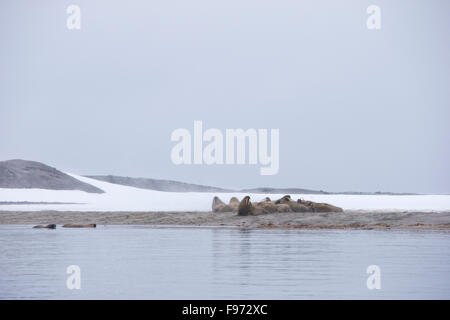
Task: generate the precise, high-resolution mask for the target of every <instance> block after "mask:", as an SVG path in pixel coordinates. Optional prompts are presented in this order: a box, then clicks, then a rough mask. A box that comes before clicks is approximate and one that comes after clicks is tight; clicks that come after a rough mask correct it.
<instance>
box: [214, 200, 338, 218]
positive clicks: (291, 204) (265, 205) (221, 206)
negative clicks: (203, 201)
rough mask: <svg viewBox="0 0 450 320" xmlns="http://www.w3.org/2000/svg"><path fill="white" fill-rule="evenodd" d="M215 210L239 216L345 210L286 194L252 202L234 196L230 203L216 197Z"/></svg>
mask: <svg viewBox="0 0 450 320" xmlns="http://www.w3.org/2000/svg"><path fill="white" fill-rule="evenodd" d="M212 211H213V212H235V213H237V214H238V215H239V216H256V215H260V214H267V213H275V212H343V211H344V210H342V208H339V207H336V206H333V205H331V204H328V203H319V202H313V201H306V200H302V199H298V200H297V201H293V200H292V199H291V196H290V195H285V196H284V197H282V198H281V199H278V200H276V201H272V200H270V198H268V197H266V198H265V199H264V200H263V201H260V202H253V203H252V202H251V201H250V197H249V196H245V197H244V198H243V199H242V200H241V201H239V199H238V198H236V197H232V198H231V199H230V202H229V203H228V204H225V203H224V202H223V201H222V200H220V199H219V197H217V196H216V197H214V199H213V202H212Z"/></svg>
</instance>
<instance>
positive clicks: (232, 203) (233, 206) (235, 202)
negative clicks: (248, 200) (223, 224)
mask: <svg viewBox="0 0 450 320" xmlns="http://www.w3.org/2000/svg"><path fill="white" fill-rule="evenodd" d="M228 205H229V206H230V207H231V210H232V211H233V212H238V209H239V199H238V198H236V197H232V198H231V199H230V203H229V204H228Z"/></svg>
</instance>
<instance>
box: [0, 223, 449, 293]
mask: <svg viewBox="0 0 450 320" xmlns="http://www.w3.org/2000/svg"><path fill="white" fill-rule="evenodd" d="M373 265H375V266H377V267H378V268H379V274H377V276H378V277H379V278H378V280H379V284H380V289H376V288H375V289H369V287H370V286H369V287H368V285H367V279H368V278H369V277H371V276H373V275H372V274H368V273H367V268H368V267H369V266H373ZM69 266H77V267H78V268H79V269H77V270H79V272H77V275H76V276H77V281H79V284H80V288H79V289H76V288H73V286H71V285H68V279H69V278H70V277H73V276H74V274H72V273H67V271H68V267H69ZM71 270H74V269H69V271H70V272H71ZM449 273H450V233H449V232H441V231H399V230H389V231H377V230H248V229H235V228H184V227H171V228H168V227H167V228H166V227H147V226H97V228H96V229H65V228H60V227H59V228H57V229H56V230H47V229H32V228H31V226H29V225H20V226H19V225H2V226H0V298H1V299H392V298H393V299H417V298H423V299H431V298H433V299H449V298H450V274H449ZM70 288H72V289H70Z"/></svg>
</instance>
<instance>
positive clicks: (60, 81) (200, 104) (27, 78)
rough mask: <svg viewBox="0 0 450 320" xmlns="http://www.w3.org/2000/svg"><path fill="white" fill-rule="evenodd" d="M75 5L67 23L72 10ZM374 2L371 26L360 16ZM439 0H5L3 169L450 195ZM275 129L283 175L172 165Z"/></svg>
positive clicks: (449, 103) (447, 73)
mask: <svg viewBox="0 0 450 320" xmlns="http://www.w3.org/2000/svg"><path fill="white" fill-rule="evenodd" d="M70 4H76V5H79V6H80V8H81V30H68V29H67V27H66V19H67V17H68V15H67V14H66V8H67V7H68V6H69V5H70ZM371 4H376V5H378V6H380V8H381V30H368V29H367V27H366V20H367V17H368V14H367V13H366V9H367V7H368V6H369V5H371ZM449 15H450V2H449V1H446V0H442V1H438V0H397V1H387V0H385V1H381V0H376V1H375V0H373V1H362V0H353V1H349V0H345V1H344V0H343V1H335V0H327V1H324V0H322V1H308V3H307V2H306V1H298V0H276V1H275V0H244V1H243V0H214V1H211V0H157V1H155V0H151V1H147V0H128V1H123V0H122V1H111V0H53V1H49V0H47V1H44V0H42V1H32V0H29V1H24V0H2V1H1V2H0V37H1V38H0V40H1V44H0V59H1V60H0V160H6V159H12V158H21V159H28V160H36V161H41V162H44V163H46V164H49V165H51V166H54V167H57V168H58V169H61V170H65V171H69V172H73V173H77V174H116V175H126V176H140V177H152V178H161V179H173V180H181V181H186V182H192V183H200V184H208V185H214V186H221V187H237V188H245V187H255V186H274V187H303V188H310V189H322V190H329V191H346V190H356V191H378V190H381V191H394V192H423V193H450V170H449V169H450V129H449V120H450V117H449V116H450V91H449V89H450V88H449V83H450V61H449V57H450V42H449V37H448V36H449V31H450V17H449ZM194 120H202V121H203V126H204V127H205V129H207V128H218V129H221V130H225V129H227V128H243V129H247V128H266V129H271V128H278V129H279V130H280V169H279V173H278V174H277V175H273V176H261V175H260V174H259V168H260V166H258V165H256V166H255V165H241V166H237V165H234V166H227V165H222V166H220V165H213V166H207V165H200V166H199V165H197V166H194V165H191V166H189V165H181V166H176V165H174V164H173V163H172V162H171V159H170V152H171V149H172V147H173V146H174V142H172V141H171V140H170V135H171V133H172V131H173V130H175V129H177V128H187V129H189V130H191V131H192V130H193V121H194Z"/></svg>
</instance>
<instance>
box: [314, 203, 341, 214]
mask: <svg viewBox="0 0 450 320" xmlns="http://www.w3.org/2000/svg"><path fill="white" fill-rule="evenodd" d="M311 207H312V210H313V212H344V210H343V209H342V208H339V207H336V206H333V205H331V204H328V203H317V202H313V203H312V205H311Z"/></svg>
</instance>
